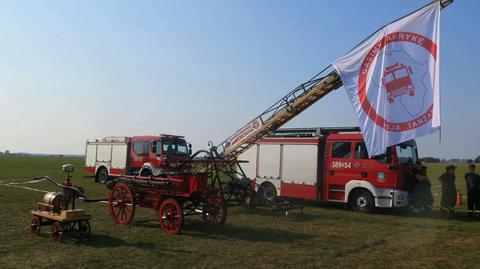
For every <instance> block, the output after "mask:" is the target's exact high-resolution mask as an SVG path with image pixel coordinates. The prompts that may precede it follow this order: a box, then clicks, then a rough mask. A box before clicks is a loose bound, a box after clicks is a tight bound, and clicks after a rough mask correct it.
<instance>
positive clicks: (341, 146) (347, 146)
mask: <svg viewBox="0 0 480 269" xmlns="http://www.w3.org/2000/svg"><path fill="white" fill-rule="evenodd" d="M351 145H352V144H351V143H350V142H334V143H333V146H332V157H333V158H342V159H348V158H350V157H351Z"/></svg>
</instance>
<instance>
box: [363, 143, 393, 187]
mask: <svg viewBox="0 0 480 269" xmlns="http://www.w3.org/2000/svg"><path fill="white" fill-rule="evenodd" d="M390 154H391V153H390V150H388V151H387V154H385V155H381V156H377V157H375V158H373V159H370V158H368V154H367V148H366V146H365V143H364V142H356V143H355V159H358V160H359V161H361V163H360V171H359V173H360V177H359V179H363V180H366V181H368V182H370V183H371V184H372V185H374V186H375V187H379V188H387V187H392V186H391V184H392V183H393V182H392V180H390V179H392V178H395V175H394V171H393V170H390V169H388V167H389V165H390V160H391V158H390V157H389V156H390Z"/></svg>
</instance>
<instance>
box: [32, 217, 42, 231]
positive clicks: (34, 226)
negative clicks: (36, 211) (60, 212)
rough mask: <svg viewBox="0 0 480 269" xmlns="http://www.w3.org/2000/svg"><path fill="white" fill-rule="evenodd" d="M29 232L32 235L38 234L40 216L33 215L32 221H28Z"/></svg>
mask: <svg viewBox="0 0 480 269" xmlns="http://www.w3.org/2000/svg"><path fill="white" fill-rule="evenodd" d="M30 232H31V233H32V234H34V235H39V234H40V218H38V217H37V216H33V218H32V222H31V223H30Z"/></svg>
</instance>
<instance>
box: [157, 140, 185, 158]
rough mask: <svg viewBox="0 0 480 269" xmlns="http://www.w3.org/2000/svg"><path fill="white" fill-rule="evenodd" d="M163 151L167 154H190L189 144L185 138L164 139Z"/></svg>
mask: <svg viewBox="0 0 480 269" xmlns="http://www.w3.org/2000/svg"><path fill="white" fill-rule="evenodd" d="M163 151H164V152H165V153H166V154H167V155H188V146H187V142H185V140H180V139H178V140H170V141H168V140H164V141H163Z"/></svg>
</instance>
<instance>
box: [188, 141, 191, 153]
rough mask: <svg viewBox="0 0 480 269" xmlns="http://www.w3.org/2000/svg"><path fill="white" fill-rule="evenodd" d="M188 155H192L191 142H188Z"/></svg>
mask: <svg viewBox="0 0 480 269" xmlns="http://www.w3.org/2000/svg"><path fill="white" fill-rule="evenodd" d="M188 155H192V144H191V143H188Z"/></svg>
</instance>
